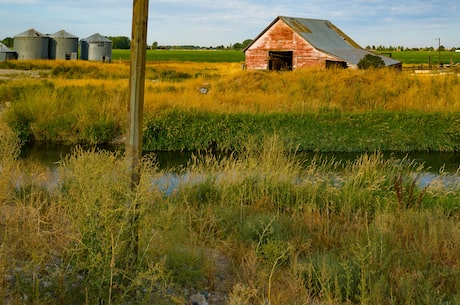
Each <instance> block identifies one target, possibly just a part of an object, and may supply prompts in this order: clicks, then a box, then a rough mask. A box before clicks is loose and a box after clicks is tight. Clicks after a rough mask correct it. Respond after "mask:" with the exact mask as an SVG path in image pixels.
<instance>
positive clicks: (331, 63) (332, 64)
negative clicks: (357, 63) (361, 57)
mask: <svg viewBox="0 0 460 305" xmlns="http://www.w3.org/2000/svg"><path fill="white" fill-rule="evenodd" d="M337 68H340V69H346V68H347V63H346V62H344V61H335V60H326V69H337Z"/></svg>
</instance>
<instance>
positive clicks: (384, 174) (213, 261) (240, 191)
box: [0, 129, 460, 304]
mask: <svg viewBox="0 0 460 305" xmlns="http://www.w3.org/2000/svg"><path fill="white" fill-rule="evenodd" d="M5 130H7V129H5ZM2 137H4V138H2V141H1V142H0V151H2V152H4V151H7V150H8V149H12V148H11V147H15V146H14V145H13V146H10V144H12V143H18V142H16V141H17V138H16V137H15V136H14V134H13V133H2ZM17 147H18V146H16V148H13V151H14V149H17ZM244 147H245V149H243V150H239V151H235V152H233V154H230V155H225V156H221V157H217V156H216V155H215V154H209V153H207V152H205V151H204V152H202V153H201V154H196V155H195V157H194V159H192V161H191V163H190V164H189V166H187V167H186V168H184V169H183V170H182V172H179V173H176V174H172V175H171V174H166V173H163V172H162V171H160V170H159V169H158V167H157V166H156V163H155V161H154V160H153V159H151V158H146V159H145V160H143V161H142V165H141V168H140V173H141V180H140V183H139V185H138V186H137V187H136V188H134V189H132V188H131V185H130V179H129V175H128V174H127V170H126V167H125V164H124V158H123V156H122V155H119V154H117V153H111V152H105V151H97V150H89V151H88V150H81V149H76V150H75V151H74V152H73V154H71V155H70V156H68V157H67V158H65V159H64V160H63V161H62V162H60V164H59V166H58V168H57V171H56V173H57V178H56V177H55V179H58V180H57V182H55V183H52V184H47V183H43V182H44V181H43V180H44V177H45V173H44V170H43V169H42V168H40V167H37V166H32V167H30V166H27V165H26V164H23V163H21V162H20V161H19V160H18V159H17V158H15V157H14V154H13V155H11V154H9V153H8V154H3V153H2V155H1V157H2V159H1V163H0V164H1V165H2V166H1V167H0V171H1V177H2V180H1V184H0V187H2V192H1V194H2V197H1V198H0V199H1V200H0V204H1V207H2V214H1V218H0V236H1V245H2V246H1V247H0V251H1V254H2V255H1V256H0V268H1V269H0V270H1V274H2V276H1V278H0V279H1V281H2V285H0V287H1V290H0V294H1V295H0V297H1V298H2V299H3V300H7V301H8V302H10V303H23V302H25V303H40V304H56V303H75V304H89V303H111V304H124V303H126V302H135V303H136V304H151V303H155V304H170V303H174V302H179V303H186V302H188V300H189V299H188V298H189V297H190V295H191V294H193V293H194V292H196V291H204V292H206V294H209V297H210V302H211V299H212V297H213V296H216V295H218V296H220V297H226V298H228V303H229V304H266V303H267V302H269V303H287V304H305V303H309V302H321V303H328V304H337V303H344V304H345V303H347V304H382V303H392V302H395V303H401V304H419V303H425V302H428V303H430V304H439V303H451V304H455V303H458V301H459V300H460V299H459V298H460V295H459V291H460V287H459V286H458V285H459V283H460V282H459V281H458V279H459V277H460V269H459V257H460V256H459V252H458V249H460V239H459V236H460V234H459V233H460V232H459V228H458V221H459V217H460V215H459V213H458V211H459V205H458V196H459V195H460V194H459V191H460V187H459V186H458V185H453V184H450V185H448V186H444V185H443V184H442V183H436V181H434V182H433V183H432V184H430V185H428V186H426V185H422V184H420V181H419V178H418V177H419V173H420V170H421V169H422V168H421V167H419V166H415V164H412V163H410V162H405V161H403V162H399V161H397V160H393V159H389V160H384V159H383V158H382V156H381V154H379V153H375V154H367V155H363V156H362V157H360V158H358V159H356V160H355V161H350V162H349V163H341V162H338V161H335V160H333V159H332V160H329V159H321V158H318V157H317V158H313V159H312V160H311V161H308V162H300V161H298V159H297V158H296V156H295V154H294V153H293V152H289V151H286V150H285V143H284V141H283V139H282V137H280V136H278V137H272V138H268V139H267V140H265V141H262V142H260V141H258V140H257V139H253V138H250V139H248V140H247V141H246V143H245V145H244ZM8 152H10V151H8ZM13 172H14V173H15V174H11V173H13ZM16 173H17V174H16ZM24 173H27V174H26V177H27V179H26V178H21V175H23V174H24ZM4 177H8V178H4ZM168 177H169V178H168ZM399 177H402V178H401V179H400V178H399ZM444 178H445V177H443V176H442V175H441V178H440V181H442V179H444ZM412 181H415V183H414V184H413V183H412ZM4 191H5V192H4ZM410 194H412V198H417V200H416V201H404V200H403V201H401V200H402V199H401V198H406V199H407V198H409V195H410ZM401 202H407V203H411V202H416V203H417V204H401ZM133 207H137V210H136V211H134V210H133ZM135 213H136V215H138V218H137V219H138V221H139V223H138V224H139V226H138V227H139V231H137V233H138V234H139V235H138V236H139V252H138V253H139V255H138V257H136V259H135V260H133V257H132V255H133V251H132V249H133V243H132V241H133V230H132V226H131V224H132V222H131V221H132V219H133V215H135ZM133 262H135V263H133Z"/></svg>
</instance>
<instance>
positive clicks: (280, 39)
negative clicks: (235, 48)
mask: <svg viewBox="0 0 460 305" xmlns="http://www.w3.org/2000/svg"><path fill="white" fill-rule="evenodd" d="M269 51H292V52H293V58H292V68H293V69H294V70H295V69H297V68H303V67H312V66H320V67H325V66H326V60H333V61H336V60H338V59H337V58H335V57H332V56H330V55H328V54H325V53H323V52H321V51H319V50H317V49H315V48H314V47H313V46H312V45H311V44H309V43H308V42H307V41H306V40H305V39H303V38H302V37H300V36H299V35H298V34H297V33H295V32H294V31H293V30H292V29H291V28H290V27H289V26H288V25H287V24H285V23H284V22H283V21H282V20H278V21H277V22H276V23H274V24H273V25H272V26H271V27H270V28H268V29H267V30H266V31H265V33H263V34H262V35H261V36H260V37H259V38H258V39H257V40H256V41H254V43H253V44H252V45H251V46H250V47H249V48H248V49H247V50H246V52H245V57H246V68H247V69H248V70H267V69H268V64H269V63H268V62H269Z"/></svg>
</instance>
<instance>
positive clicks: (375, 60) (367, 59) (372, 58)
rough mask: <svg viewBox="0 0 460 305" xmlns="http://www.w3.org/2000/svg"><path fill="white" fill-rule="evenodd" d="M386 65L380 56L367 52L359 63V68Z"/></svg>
mask: <svg viewBox="0 0 460 305" xmlns="http://www.w3.org/2000/svg"><path fill="white" fill-rule="evenodd" d="M384 66H385V62H384V61H383V59H382V58H381V57H380V56H376V55H372V54H366V56H364V57H363V58H362V59H361V60H360V61H359V63H358V68H360V69H369V68H381V67H384Z"/></svg>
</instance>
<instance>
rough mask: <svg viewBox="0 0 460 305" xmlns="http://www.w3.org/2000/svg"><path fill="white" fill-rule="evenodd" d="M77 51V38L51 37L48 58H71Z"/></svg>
mask: <svg viewBox="0 0 460 305" xmlns="http://www.w3.org/2000/svg"><path fill="white" fill-rule="evenodd" d="M77 53H78V38H60V37H56V38H53V37H51V39H50V59H71V58H72V54H75V56H76V54H77Z"/></svg>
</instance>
